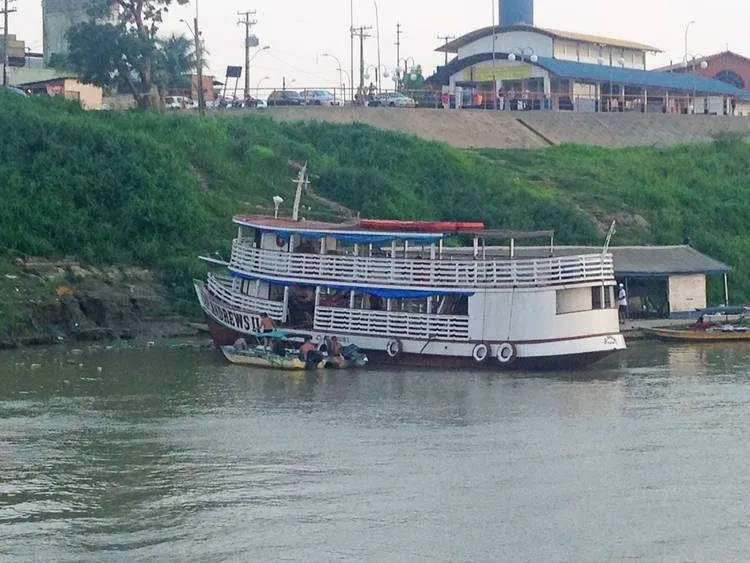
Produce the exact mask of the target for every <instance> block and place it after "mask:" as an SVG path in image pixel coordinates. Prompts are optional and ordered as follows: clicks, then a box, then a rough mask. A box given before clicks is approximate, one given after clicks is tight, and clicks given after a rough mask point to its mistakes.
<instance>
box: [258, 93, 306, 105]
mask: <svg viewBox="0 0 750 563" xmlns="http://www.w3.org/2000/svg"><path fill="white" fill-rule="evenodd" d="M266 103H267V104H268V105H269V106H299V105H302V98H301V97H300V95H299V92H295V91H294V90H274V91H273V92H271V94H270V95H269V96H268V100H267V101H266Z"/></svg>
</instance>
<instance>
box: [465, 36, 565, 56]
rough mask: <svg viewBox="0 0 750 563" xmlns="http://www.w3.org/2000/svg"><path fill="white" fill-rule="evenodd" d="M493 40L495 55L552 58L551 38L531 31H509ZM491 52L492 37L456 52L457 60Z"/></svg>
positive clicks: (482, 39)
mask: <svg viewBox="0 0 750 563" xmlns="http://www.w3.org/2000/svg"><path fill="white" fill-rule="evenodd" d="M495 37H496V39H495V52H496V53H519V54H520V53H521V52H523V53H524V54H525V55H527V56H528V55H530V54H532V53H533V54H535V55H537V56H538V57H551V56H552V38H551V37H549V36H547V35H542V34H540V33H534V32H531V31H509V32H504V33H497V34H496V36H495ZM491 52H492V35H488V36H487V37H482V38H481V39H478V40H477V41H475V42H473V43H469V44H468V45H466V46H464V47H461V48H460V49H459V50H458V58H459V59H465V58H466V57H470V56H471V55H477V54H480V53H491Z"/></svg>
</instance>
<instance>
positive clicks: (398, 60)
mask: <svg viewBox="0 0 750 563" xmlns="http://www.w3.org/2000/svg"><path fill="white" fill-rule="evenodd" d="M401 33H402V32H401V24H400V23H397V24H396V89H397V90H398V89H399V88H401V78H400V77H399V75H400V74H401V72H400V71H399V68H401Z"/></svg>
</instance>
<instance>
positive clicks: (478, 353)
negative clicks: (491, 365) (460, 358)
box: [471, 344, 489, 364]
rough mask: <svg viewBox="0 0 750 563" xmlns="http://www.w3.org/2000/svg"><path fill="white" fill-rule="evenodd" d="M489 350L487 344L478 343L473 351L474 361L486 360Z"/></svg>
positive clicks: (479, 362)
mask: <svg viewBox="0 0 750 563" xmlns="http://www.w3.org/2000/svg"><path fill="white" fill-rule="evenodd" d="M488 352H489V351H488V350H487V345H486V344H477V345H476V346H474V349H473V350H472V351H471V357H472V358H474V361H475V362H476V363H478V364H481V363H482V362H483V361H484V360H486V359H487V353H488Z"/></svg>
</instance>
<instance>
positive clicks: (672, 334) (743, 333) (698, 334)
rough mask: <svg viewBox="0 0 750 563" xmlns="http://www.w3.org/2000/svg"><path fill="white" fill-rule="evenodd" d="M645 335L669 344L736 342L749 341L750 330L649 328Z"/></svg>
mask: <svg viewBox="0 0 750 563" xmlns="http://www.w3.org/2000/svg"><path fill="white" fill-rule="evenodd" d="M646 334H647V335H649V336H652V337H654V338H658V339H659V340H665V341H669V342H738V341H745V340H746V341H750V330H732V331H730V330H727V331H725V330H714V331H707V330H691V329H672V328H650V329H646Z"/></svg>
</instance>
